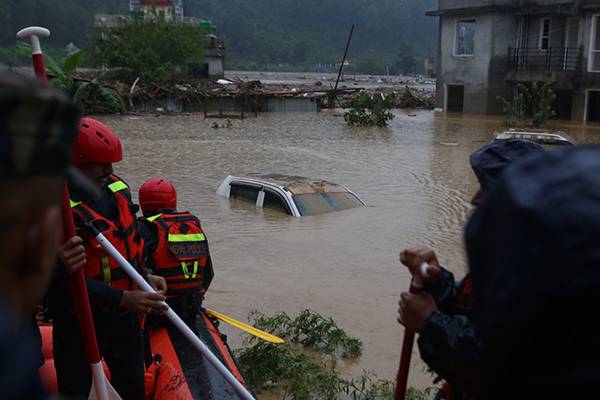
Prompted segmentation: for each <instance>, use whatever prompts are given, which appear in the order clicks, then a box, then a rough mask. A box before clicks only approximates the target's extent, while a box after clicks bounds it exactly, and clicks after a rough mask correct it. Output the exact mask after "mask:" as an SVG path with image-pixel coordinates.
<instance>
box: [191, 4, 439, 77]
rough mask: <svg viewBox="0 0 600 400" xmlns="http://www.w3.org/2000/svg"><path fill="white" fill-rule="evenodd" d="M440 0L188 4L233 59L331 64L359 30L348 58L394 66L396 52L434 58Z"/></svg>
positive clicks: (268, 62) (274, 62) (258, 61)
mask: <svg viewBox="0 0 600 400" xmlns="http://www.w3.org/2000/svg"><path fill="white" fill-rule="evenodd" d="M436 5H437V1H436V0H228V1H223V0H188V1H187V2H186V13H187V14H189V15H191V16H199V17H202V18H207V19H211V20H213V21H214V22H215V23H216V25H217V28H218V30H219V32H220V33H221V35H222V36H223V37H224V38H225V40H226V44H227V45H228V55H229V56H230V57H231V58H232V59H233V60H234V61H238V60H243V61H245V62H255V63H257V64H276V63H302V64H314V63H319V62H321V63H331V62H337V61H339V59H340V58H341V56H342V53H343V50H344V46H345V43H346V38H347V36H348V32H349V30H350V26H351V25H352V24H353V23H355V24H356V28H355V32H354V36H353V39H352V46H351V52H350V59H351V60H354V61H355V62H369V61H371V62H379V63H381V62H384V63H386V64H388V65H390V64H393V63H394V62H395V61H396V59H397V56H398V52H399V51H400V50H401V49H403V50H404V51H407V50H408V51H410V50H409V47H412V53H413V55H414V56H416V58H418V59H422V58H423V57H427V56H432V55H434V54H435V52H434V43H435V40H436V33H437V19H436V18H431V17H427V16H425V11H426V10H430V9H433V8H435V6H436Z"/></svg>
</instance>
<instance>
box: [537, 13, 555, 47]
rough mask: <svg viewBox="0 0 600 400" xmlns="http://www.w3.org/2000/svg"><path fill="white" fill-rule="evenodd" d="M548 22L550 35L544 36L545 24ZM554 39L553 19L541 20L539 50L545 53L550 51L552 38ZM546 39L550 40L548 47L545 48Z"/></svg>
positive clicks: (545, 18)
mask: <svg viewBox="0 0 600 400" xmlns="http://www.w3.org/2000/svg"><path fill="white" fill-rule="evenodd" d="M546 21H548V34H547V36H544V23H545V22H546ZM551 37H552V18H549V17H544V18H542V19H541V20H540V38H539V40H538V49H539V50H543V51H548V50H549V49H550V38H551ZM544 39H547V40H548V43H547V47H546V48H544V47H542V46H543V43H544Z"/></svg>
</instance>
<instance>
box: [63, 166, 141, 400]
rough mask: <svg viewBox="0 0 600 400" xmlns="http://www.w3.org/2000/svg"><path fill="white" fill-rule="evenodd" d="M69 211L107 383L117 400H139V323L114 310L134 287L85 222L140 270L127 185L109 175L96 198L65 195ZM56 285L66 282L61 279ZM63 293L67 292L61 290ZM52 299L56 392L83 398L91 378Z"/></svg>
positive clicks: (73, 324)
mask: <svg viewBox="0 0 600 400" xmlns="http://www.w3.org/2000/svg"><path fill="white" fill-rule="evenodd" d="M71 208H72V210H73V217H74V220H75V225H76V228H77V231H78V234H79V235H80V236H81V237H83V238H84V244H85V247H86V256H87V257H86V258H87V265H86V267H85V269H84V271H85V275H86V280H87V283H88V288H89V291H90V302H91V305H92V311H93V316H94V324H95V327H96V336H97V338H98V345H99V347H100V353H101V355H102V357H103V358H104V360H105V361H106V363H107V364H108V367H109V369H110V371H111V376H112V379H111V383H112V385H113V386H114V388H115V389H116V390H117V392H118V393H119V394H120V395H121V397H122V398H124V399H140V400H142V399H143V398H144V347H143V337H142V330H141V328H140V321H139V317H138V315H136V314H133V313H130V312H128V311H126V310H125V309H122V308H121V307H120V301H121V297H122V295H123V291H124V290H133V289H135V286H134V284H133V282H132V281H131V280H130V279H129V278H128V277H127V276H126V275H125V273H124V272H123V271H122V270H121V268H120V267H119V266H118V264H117V263H116V261H114V260H113V259H112V258H110V257H108V254H106V253H105V252H104V251H103V250H102V249H101V248H100V247H99V246H98V244H97V243H96V240H95V239H93V238H92V237H91V236H90V234H89V230H88V229H86V224H93V225H94V226H95V227H96V228H97V229H98V230H100V231H101V232H102V233H103V234H104V235H105V236H106V237H107V238H108V239H109V240H110V242H111V243H112V244H113V246H115V247H116V248H117V249H118V250H119V251H120V252H121V254H122V255H123V256H124V257H125V258H127V260H128V261H129V262H130V263H131V264H132V265H133V266H134V267H136V268H141V265H142V260H143V245H144V243H143V239H142V237H141V235H140V232H139V225H138V221H137V218H136V216H135V213H136V211H137V206H136V205H135V204H133V202H132V201H131V194H130V191H129V188H128V186H127V184H126V183H125V182H123V181H122V180H121V179H119V178H118V177H116V176H111V177H110V178H109V180H108V183H107V185H106V186H105V187H103V188H102V196H101V197H100V198H98V199H92V198H89V197H85V196H84V195H81V194H80V193H78V192H77V191H71ZM61 281H63V282H66V277H63V279H61ZM63 292H65V293H63V294H66V293H68V291H67V290H66V289H63ZM58 301H59V302H62V304H58V305H57V306H56V307H54V308H55V310H56V312H55V313H53V314H54V315H53V317H54V321H53V325H54V334H53V350H54V360H55V367H56V370H57V379H58V385H59V391H60V393H61V395H64V396H73V397H87V395H88V394H89V391H90V386H91V376H90V370H89V364H88V362H87V361H86V360H85V353H84V351H83V345H82V343H81V339H80V333H79V328H78V322H77V318H76V316H75V314H74V313H73V312H72V307H70V306H68V305H66V303H65V302H66V300H65V299H63V300H58ZM68 304H70V303H68Z"/></svg>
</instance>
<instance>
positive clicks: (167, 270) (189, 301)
mask: <svg viewBox="0 0 600 400" xmlns="http://www.w3.org/2000/svg"><path fill="white" fill-rule="evenodd" d="M140 221H141V223H142V226H143V232H144V238H145V241H146V253H147V254H148V261H147V263H146V267H147V268H149V269H152V270H153V272H154V274H156V275H159V276H162V277H164V278H165V280H166V281H167V298H168V300H167V301H168V302H169V304H170V305H171V306H172V307H173V308H174V310H175V312H177V313H178V314H180V315H182V317H184V318H185V317H192V316H193V315H195V314H196V313H197V312H198V309H199V307H200V305H201V304H202V299H203V296H204V293H205V292H206V290H207V289H208V287H209V286H210V283H211V281H212V279H213V276H214V272H213V267H212V261H211V258H210V253H209V249H208V241H207V238H206V234H205V233H204V231H203V230H202V226H201V224H200V220H199V219H198V218H197V217H195V216H194V215H192V214H191V213H189V212H177V211H174V210H160V211H157V212H155V213H153V215H151V216H148V217H147V218H142V219H140Z"/></svg>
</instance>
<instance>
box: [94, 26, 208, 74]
mask: <svg viewBox="0 0 600 400" xmlns="http://www.w3.org/2000/svg"><path fill="white" fill-rule="evenodd" d="M93 40H94V45H95V51H94V54H93V57H92V58H93V61H94V62H95V63H96V64H99V65H107V66H109V67H127V68H131V69H132V70H134V71H135V72H136V74H138V75H139V76H141V78H142V79H145V80H149V81H164V80H168V79H170V78H171V77H172V75H173V72H174V70H175V66H180V67H183V68H184V69H185V68H186V67H187V65H188V64H194V63H196V64H197V63H201V62H203V60H204V52H205V48H206V37H205V33H204V31H203V30H202V29H201V28H200V27H199V26H196V25H190V24H183V23H173V22H167V21H164V20H161V19H156V20H153V21H152V22H147V21H143V20H138V19H132V20H127V21H124V22H123V23H122V24H121V26H120V27H118V28H114V29H99V30H98V31H97V32H96V35H95V36H94V38H93Z"/></svg>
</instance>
